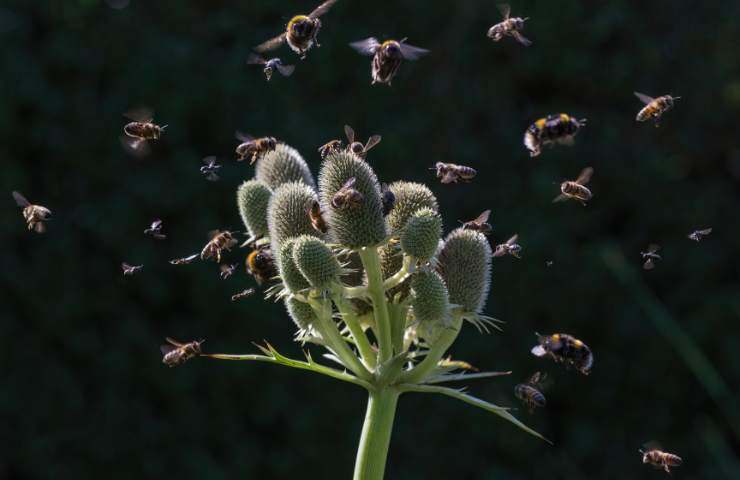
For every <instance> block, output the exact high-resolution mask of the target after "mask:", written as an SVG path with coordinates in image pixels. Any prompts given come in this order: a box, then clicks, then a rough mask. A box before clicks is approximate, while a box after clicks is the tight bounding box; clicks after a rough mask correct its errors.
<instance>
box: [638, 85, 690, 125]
mask: <svg viewBox="0 0 740 480" xmlns="http://www.w3.org/2000/svg"><path fill="white" fill-rule="evenodd" d="M634 93H635V96H636V97H637V98H639V99H640V101H641V102H642V103H644V104H645V106H644V107H642V109H640V111H639V112H637V117H636V118H635V120H637V121H638V122H645V121H647V120H655V126H656V127H658V126H660V118H661V117H662V116H663V114H664V113H665V112H667V111H668V110H670V109H672V108H673V102H674V101H676V100H678V99H679V98H681V97H672V96H670V95H663V96H661V97H658V98H653V97H649V96H647V95H645V94H644V93H640V92H634Z"/></svg>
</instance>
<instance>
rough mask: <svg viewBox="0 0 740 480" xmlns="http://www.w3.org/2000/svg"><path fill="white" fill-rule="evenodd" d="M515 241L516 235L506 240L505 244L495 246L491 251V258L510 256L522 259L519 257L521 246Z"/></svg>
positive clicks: (517, 237)
mask: <svg viewBox="0 0 740 480" xmlns="http://www.w3.org/2000/svg"><path fill="white" fill-rule="evenodd" d="M517 239H519V235H518V234H517V235H514V236H513V237H511V238H510V239H508V240H507V241H506V243H501V244H499V245H496V249H495V250H494V251H493V256H494V257H503V256H504V255H511V256H512V257H516V258H522V257H521V256H520V255H521V252H522V246H521V245H519V244H518V243H516V241H517Z"/></svg>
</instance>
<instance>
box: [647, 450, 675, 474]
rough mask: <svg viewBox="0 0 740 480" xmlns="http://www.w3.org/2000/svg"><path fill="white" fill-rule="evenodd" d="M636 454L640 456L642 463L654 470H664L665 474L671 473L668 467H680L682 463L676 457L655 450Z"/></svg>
mask: <svg viewBox="0 0 740 480" xmlns="http://www.w3.org/2000/svg"><path fill="white" fill-rule="evenodd" d="M638 452H640V454H641V455H642V463H649V464H650V465H652V466H653V467H654V468H657V469H660V470H665V471H666V473H671V469H670V467H680V466H681V464H682V463H683V460H682V459H681V457H679V456H678V455H674V454H673V453H668V452H664V451H662V450H659V449H657V448H651V449H649V450H638Z"/></svg>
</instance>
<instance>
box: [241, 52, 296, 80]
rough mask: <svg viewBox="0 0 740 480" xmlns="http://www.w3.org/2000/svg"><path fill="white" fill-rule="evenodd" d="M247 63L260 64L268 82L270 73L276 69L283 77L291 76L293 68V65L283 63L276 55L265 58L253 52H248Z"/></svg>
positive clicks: (270, 76)
mask: <svg viewBox="0 0 740 480" xmlns="http://www.w3.org/2000/svg"><path fill="white" fill-rule="evenodd" d="M247 64H248V65H262V66H263V68H262V72H263V73H264V74H265V78H266V79H267V81H268V82H269V81H270V79H271V78H272V74H273V73H274V72H275V71H276V70H277V71H278V72H280V75H282V76H283V77H289V76H291V75H292V74H293V71H294V70H295V65H283V61H282V60H280V59H279V58H277V57H276V58H271V59H269V60H266V59H264V58H262V57H260V56H259V55H256V54H254V53H252V54H250V55H249V57H247Z"/></svg>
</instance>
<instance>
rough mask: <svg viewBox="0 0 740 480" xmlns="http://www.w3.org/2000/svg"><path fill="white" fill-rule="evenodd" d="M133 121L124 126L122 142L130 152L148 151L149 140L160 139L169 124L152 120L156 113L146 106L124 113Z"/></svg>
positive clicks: (144, 152) (142, 152) (143, 152)
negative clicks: (158, 123)
mask: <svg viewBox="0 0 740 480" xmlns="http://www.w3.org/2000/svg"><path fill="white" fill-rule="evenodd" d="M123 115H124V116H125V117H126V118H128V119H129V120H133V121H132V122H129V123H127V124H126V125H125V126H124V127H123V133H124V136H122V137H121V144H122V145H123V146H124V148H126V150H128V151H129V152H130V153H133V154H135V155H145V154H146V153H147V152H148V144H147V142H148V141H151V140H159V137H161V136H162V133H163V132H164V129H165V128H167V125H162V126H160V125H157V124H156V123H154V122H153V121H152V120H153V119H154V113H153V112H152V111H151V110H149V109H146V108H140V109H136V110H133V111H131V112H127V113H124V114H123Z"/></svg>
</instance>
